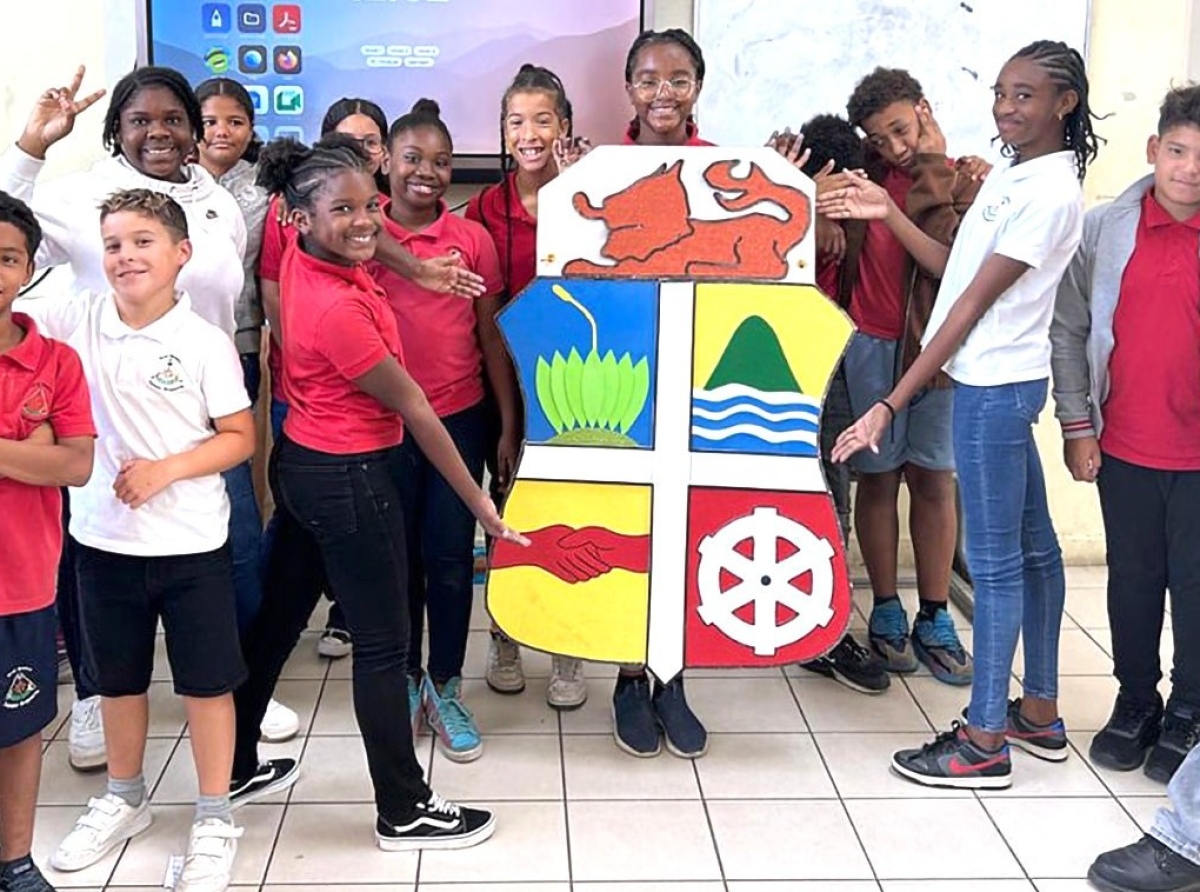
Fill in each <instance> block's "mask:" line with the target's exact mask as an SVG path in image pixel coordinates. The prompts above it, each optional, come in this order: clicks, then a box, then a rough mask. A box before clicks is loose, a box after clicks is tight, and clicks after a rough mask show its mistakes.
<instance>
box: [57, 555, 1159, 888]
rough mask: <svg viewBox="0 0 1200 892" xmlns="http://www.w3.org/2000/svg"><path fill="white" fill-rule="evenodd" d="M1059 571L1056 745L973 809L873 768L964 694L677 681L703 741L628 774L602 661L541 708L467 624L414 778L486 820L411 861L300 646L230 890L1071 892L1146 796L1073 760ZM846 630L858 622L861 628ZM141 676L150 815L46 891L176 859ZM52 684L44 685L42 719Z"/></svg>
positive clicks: (64, 812) (1075, 619)
mask: <svg viewBox="0 0 1200 892" xmlns="http://www.w3.org/2000/svg"><path fill="white" fill-rule="evenodd" d="M1068 580H1069V594H1068V599H1067V614H1068V616H1067V618H1066V619H1065V620H1064V634H1063V643H1062V672H1063V676H1064V677H1063V683H1062V693H1063V710H1064V713H1065V716H1066V719H1067V722H1068V725H1069V728H1070V730H1071V733H1072V742H1073V745H1074V748H1075V751H1074V752H1073V753H1072V756H1071V758H1070V759H1069V760H1068V761H1067V762H1066V763H1064V764H1061V765H1048V764H1046V763H1043V762H1039V761H1037V760H1035V759H1031V758H1027V757H1025V756H1024V755H1023V754H1021V753H1018V754H1017V755H1016V756H1015V759H1016V763H1015V770H1016V777H1015V781H1014V785H1013V788H1012V789H1011V790H1008V791H1003V792H995V793H983V794H973V793H969V792H945V791H935V790H927V789H924V788H922V787H919V786H915V785H912V784H909V783H907V782H905V781H903V780H900V779H898V778H896V777H894V776H892V775H891V774H890V773H889V772H888V769H887V764H888V759H889V757H890V754H891V753H892V752H893V751H894V750H895V749H897V748H899V747H903V746H911V745H916V744H919V743H922V742H925V741H926V740H927V739H929V737H930V732H931V730H932V729H933V728H935V727H937V728H942V727H945V725H946V723H948V722H949V721H950V720H951V719H952V718H954V717H955V716H956V715H957V713H958V711H959V710H960V709H961V708H962V706H963V704H964V703H965V698H966V693H965V692H963V691H960V690H955V689H952V688H949V687H946V686H944V685H942V684H940V683H938V682H937V681H935V680H934V679H932V678H931V677H930V676H929V675H928V674H927V673H924V672H922V673H919V674H917V675H915V676H912V677H910V678H907V679H905V680H903V681H900V680H897V681H896V682H895V683H893V685H892V687H891V690H890V691H888V692H887V693H886V694H884V695H881V696H878V697H874V698H871V697H866V696H863V695H861V694H856V693H853V692H851V691H849V690H847V689H844V688H842V687H840V686H838V685H836V684H834V683H832V682H828V681H826V680H824V679H819V678H816V677H813V676H810V675H808V674H807V673H804V672H803V671H801V670H797V669H793V668H788V669H785V670H782V671H779V670H770V671H738V672H724V673H722V672H712V671H710V672H696V673H693V674H692V675H691V676H690V677H689V680H688V691H689V695H690V699H691V701H692V703H693V705H694V706H695V708H696V710H697V712H698V713H699V714H700V715H701V716H702V717H703V718H704V719H705V721H706V722H707V724H708V727H709V729H710V731H711V732H712V744H711V751H710V752H709V754H708V755H707V756H706V757H705V758H703V759H701V760H698V761H697V762H695V763H691V762H687V761H683V760H679V759H675V758H673V757H672V756H670V755H668V754H667V753H665V752H664V753H663V755H661V756H660V757H658V758H656V759H650V760H636V759H632V758H629V757H627V756H625V755H623V754H621V753H620V752H618V751H617V750H616V748H615V747H614V746H613V744H612V739H611V737H610V717H609V703H610V700H609V695H610V692H611V687H610V685H611V681H610V679H611V677H612V675H613V670H612V669H611V668H610V667H605V666H599V665H596V666H589V667H588V674H589V676H591V678H590V689H591V699H590V700H589V701H588V703H587V705H586V706H584V707H583V708H582V709H580V710H579V711H577V712H574V713H567V714H564V715H561V716H560V715H557V714H555V713H554V712H553V711H551V710H550V709H549V708H548V707H547V706H546V705H545V703H544V700H543V695H544V691H545V678H546V676H547V675H548V674H549V659H548V658H547V657H545V656H543V655H539V654H527V656H526V662H525V665H526V671H527V674H528V675H529V677H530V682H529V687H528V689H527V690H526V691H525V693H524V694H522V695H520V696H516V697H500V696H497V695H495V694H492V693H490V692H489V691H488V690H487V688H486V687H485V686H484V683H483V681H482V675H483V667H484V663H485V658H486V649H487V640H486V631H485V629H486V617H485V616H484V614H483V612H482V610H477V612H476V615H475V621H474V624H473V625H474V629H475V631H473V632H472V640H471V644H470V648H469V656H468V662H467V667H466V670H465V675H466V676H467V682H466V684H465V692H466V697H467V699H468V702H469V704H470V705H471V706H472V707H473V709H474V710H475V713H476V715H477V717H478V719H479V722H480V725H481V727H482V728H483V730H484V733H485V740H486V744H485V746H486V750H485V753H484V756H483V758H482V759H480V760H479V761H478V762H475V763H473V764H470V765H456V764H453V763H451V762H449V761H447V760H446V759H444V758H442V757H441V756H440V755H438V754H436V753H435V752H434V750H433V745H432V741H431V740H430V738H429V737H428V736H424V737H422V738H421V739H420V740H419V748H420V752H421V754H422V757H423V759H424V761H425V764H426V765H427V766H428V771H429V772H430V776H431V782H432V784H433V785H434V787H435V788H436V789H437V790H438V791H439V792H441V793H442V794H444V795H446V796H449V797H451V798H456V799H460V800H463V801H468V802H476V803H486V804H487V805H488V806H490V807H493V808H494V809H495V811H496V814H497V819H498V828H497V831H496V835H495V837H494V838H493V839H492V840H491V841H490V842H488V843H486V844H484V845H482V846H480V847H478V848H475V849H471V850H468V851H463V852H450V853H430V854H424V855H415V854H412V855H403V854H401V855H397V854H385V853H383V852H380V851H379V850H378V849H376V848H375V847H374V839H373V835H372V820H373V809H372V806H371V804H370V799H371V793H370V785H369V783H368V781H367V775H366V762H365V759H364V756H363V751H362V747H361V744H360V742H359V740H358V738H357V736H356V735H355V728H354V721H353V714H352V711H351V706H350V690H349V681H348V678H349V673H350V661H349V660H344V661H341V662H336V663H330V662H328V661H325V660H322V659H320V658H319V657H317V656H316V652H315V633H311V632H310V633H308V634H306V636H305V638H304V640H303V641H302V642H301V644H300V647H299V648H298V649H297V651H296V653H295V655H294V656H293V658H292V660H291V662H290V663H289V665H288V667H287V670H286V672H285V680H284V681H283V682H282V683H281V685H280V690H279V696H280V699H282V700H283V701H284V702H286V703H287V704H289V705H290V706H292V707H293V708H295V709H297V710H298V711H299V712H300V715H301V719H302V722H303V728H304V733H303V734H302V736H301V737H300V738H298V739H296V740H294V741H292V742H290V743H286V744H281V745H278V746H276V747H264V751H265V752H267V753H272V752H274V753H277V754H288V755H297V754H299V755H300V756H301V757H302V759H303V776H302V778H301V780H300V782H299V783H298V784H297V785H296V787H295V788H294V789H293V790H292V791H291V793H290V794H287V795H280V796H278V797H276V798H275V801H270V802H266V803H263V804H256V805H252V806H249V807H247V808H245V809H243V810H241V811H240V812H238V820H239V822H240V823H241V824H243V825H244V826H245V830H246V834H245V837H244V838H243V841H242V845H241V849H240V851H239V855H238V863H237V868H236V875H235V877H234V882H235V884H237V888H240V889H247V890H249V889H261V890H267V892H285V890H293V892H302V890H305V889H307V890H316V889H321V890H325V892H353V890H357V892H367V890H374V892H416V890H418V889H419V890H420V892H439V890H440V892H572V890H573V892H723V890H724V892H925V890H929V892H959V890H962V892H967V890H969V892H1083V890H1085V889H1087V888H1088V886H1087V884H1086V882H1085V881H1084V880H1083V879H1082V878H1083V876H1084V875H1085V873H1086V870H1087V867H1088V864H1089V863H1090V862H1091V860H1092V858H1093V857H1094V856H1095V855H1096V854H1097V853H1098V852H1100V851H1102V850H1104V849H1107V848H1110V847H1113V846H1117V845H1123V844H1125V843H1127V842H1131V841H1133V840H1134V839H1136V838H1137V836H1138V835H1139V826H1142V827H1144V826H1146V824H1147V823H1148V822H1149V821H1150V820H1151V819H1152V818H1153V814H1154V810H1155V808H1156V807H1157V806H1158V805H1160V804H1162V803H1163V802H1165V797H1164V791H1163V788H1162V787H1160V786H1158V785H1156V784H1153V783H1151V782H1150V781H1147V780H1146V779H1145V778H1144V777H1143V776H1142V775H1141V774H1130V775H1118V774H1112V773H1109V772H1105V771H1102V770H1098V769H1096V768H1095V767H1094V766H1092V765H1091V764H1090V763H1089V762H1088V761H1087V758H1086V755H1085V754H1086V752H1087V746H1088V743H1089V741H1090V738H1091V736H1092V735H1093V734H1094V733H1095V731H1096V730H1097V729H1099V728H1100V727H1101V725H1102V724H1103V722H1104V720H1105V718H1106V717H1107V713H1108V710H1109V708H1110V706H1111V700H1112V697H1113V694H1114V692H1115V691H1114V683H1113V681H1112V680H1111V679H1110V678H1109V675H1108V673H1109V670H1110V667H1111V658H1110V657H1109V654H1108V652H1107V649H1108V648H1109V647H1110V645H1109V638H1110V636H1109V633H1108V629H1107V628H1106V624H1107V617H1106V614H1105V610H1104V590H1103V584H1104V574H1103V570H1096V569H1091V568H1076V569H1072V570H1070V571H1069V572H1068ZM860 588H862V587H860ZM906 597H908V598H910V599H911V598H912V597H913V596H912V595H911V594H909V595H906ZM858 599H859V606H860V608H861V607H863V606H866V603H867V601H866V598H865V597H864V596H863V595H862V594H861V592H860V594H859V595H858ZM322 611H323V609H322ZM910 612H911V606H910ZM323 618H324V616H323V612H322V613H321V614H320V615H319V617H318V618H317V619H322V620H323ZM959 620H960V623H959V624H960V628H962V630H963V637H964V639H965V640H966V641H967V643H968V644H969V643H970V629H969V627H968V626H966V624H965V623H964V622H962V621H961V617H959ZM315 622H316V620H314V628H315ZM854 626H855V628H858V629H862V628H864V627H865V622H864V620H863V617H862V616H861V615H859V616H856V618H855V622H854ZM1168 634H1169V633H1168ZM1164 655H1165V656H1166V657H1167V658H1168V659H1169V655H1170V642H1169V639H1167V640H1166V641H1165V643H1164ZM1019 660H1020V655H1018V666H1019ZM159 666H160V669H159V673H158V675H157V676H156V678H157V679H158V681H156V684H155V689H154V691H153V694H152V700H153V704H152V710H153V719H152V728H151V733H152V735H153V739H152V740H151V741H150V746H149V748H148V751H147V757H146V767H147V778H148V780H149V781H150V783H151V784H152V789H153V796H152V798H153V802H154V804H155V816H156V820H155V824H154V826H153V828H152V829H151V830H150V831H148V832H147V833H146V834H144V835H143V836H142V837H140V838H138V839H137V840H135V841H134V842H133V843H131V844H129V845H128V846H127V847H125V848H124V849H123V850H122V851H119V852H117V853H115V854H113V855H111V856H110V857H108V858H106V859H105V860H104V861H103V862H102V863H100V864H98V865H95V866H94V867H92V868H90V869H89V870H86V871H83V872H81V873H79V874H74V875H61V874H58V875H53V876H52V881H53V882H55V883H56V884H57V885H58V886H59V888H63V889H88V890H100V889H120V890H126V892H133V890H150V889H154V888H161V883H162V881H163V876H164V873H165V870H166V866H167V861H168V858H169V857H170V856H171V855H172V854H179V853H181V852H182V850H183V849H184V847H185V844H186V835H187V827H188V823H189V820H190V815H191V807H190V805H189V802H190V800H191V798H192V797H193V795H194V794H195V782H194V780H193V777H192V770H191V763H190V743H189V740H188V737H187V735H186V730H185V728H184V721H183V712H182V709H181V708H180V705H179V703H178V702H177V701H175V700H174V699H173V697H172V696H171V693H170V686H169V684H168V683H167V677H168V676H167V670H166V664H165V661H160V663H159ZM1014 690H1015V687H1014ZM68 691H69V689H68V688H66V687H61V688H60V689H59V693H60V703H61V704H62V705H63V707H64V709H65V708H66V707H67V704H68V697H69V692H68ZM64 737H65V730H64V729H63V728H62V727H61V725H58V726H56V727H52V728H51V729H50V732H49V734H48V744H47V749H46V770H45V776H44V780H43V785H42V795H41V808H40V810H39V815H38V833H37V841H36V844H35V856H36V857H37V858H38V860H39V862H41V863H43V864H44V863H45V859H46V857H47V855H48V854H49V852H50V850H51V848H52V847H53V846H54V844H55V843H56V842H57V840H58V839H59V838H60V837H61V836H62V834H63V833H64V832H65V831H66V830H67V829H68V828H69V826H70V825H71V823H72V822H73V821H74V819H75V817H76V815H77V814H78V813H79V810H80V807H81V806H82V805H83V804H84V803H85V802H86V801H87V799H88V797H89V796H92V795H96V794H97V793H98V792H100V791H101V789H102V786H103V778H102V777H96V776H91V777H86V776H81V775H77V774H75V773H73V772H72V771H71V770H70V768H68V766H67V760H66V744H65V742H64Z"/></svg>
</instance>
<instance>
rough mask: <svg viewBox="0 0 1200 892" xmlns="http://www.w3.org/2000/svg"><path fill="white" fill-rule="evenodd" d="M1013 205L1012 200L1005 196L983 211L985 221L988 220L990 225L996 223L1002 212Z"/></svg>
mask: <svg viewBox="0 0 1200 892" xmlns="http://www.w3.org/2000/svg"><path fill="white" fill-rule="evenodd" d="M1011 203H1012V199H1011V198H1009V197H1008V196H1007V195H1005V196H1004V197H1003V198H1001V199H1000V200H999V201H997V202H995V203H994V204H989V205H988V206H987V207H985V208H984V209H983V219H985V220H987V221H988V222H989V223H995V222H996V219H997V218H998V217H999V216H1000V212H1001V211H1002V210H1004V208H1005V207H1007V206H1008V205H1009V204H1011Z"/></svg>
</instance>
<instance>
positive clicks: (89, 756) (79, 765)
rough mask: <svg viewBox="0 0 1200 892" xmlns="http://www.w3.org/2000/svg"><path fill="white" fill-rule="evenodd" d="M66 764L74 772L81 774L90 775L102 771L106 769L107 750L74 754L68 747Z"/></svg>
mask: <svg viewBox="0 0 1200 892" xmlns="http://www.w3.org/2000/svg"><path fill="white" fill-rule="evenodd" d="M67 762H68V764H69V765H70V766H71V767H72V768H74V769H75V770H76V771H78V772H80V773H81V774H91V773H92V772H95V771H103V770H104V769H105V768H107V767H108V750H106V749H100V750H97V751H93V752H90V753H88V752H83V753H76V752H71V751H70V747H69V746H68V752H67Z"/></svg>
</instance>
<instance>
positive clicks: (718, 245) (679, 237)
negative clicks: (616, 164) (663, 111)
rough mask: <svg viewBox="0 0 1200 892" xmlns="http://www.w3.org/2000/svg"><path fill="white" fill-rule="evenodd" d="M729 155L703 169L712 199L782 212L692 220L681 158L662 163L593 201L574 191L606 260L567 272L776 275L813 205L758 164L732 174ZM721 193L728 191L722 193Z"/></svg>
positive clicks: (731, 206)
mask: <svg viewBox="0 0 1200 892" xmlns="http://www.w3.org/2000/svg"><path fill="white" fill-rule="evenodd" d="M736 163H737V162H736V161H718V162H716V163H715V164H712V165H710V166H709V167H708V169H707V170H705V171H704V180H705V182H706V183H708V184H709V185H710V186H712V187H713V189H715V190H716V200H717V203H718V204H719V205H720V206H721V207H722V208H724V209H725V210H727V211H742V210H746V209H748V208H751V207H753V206H754V205H756V204H759V203H760V202H770V203H773V204H774V205H775V206H776V207H777V208H778V209H779V210H780V211H782V213H783V218H782V219H780V218H779V217H778V216H776V215H774V214H769V213H763V212H761V211H759V212H754V213H750V214H745V215H743V216H740V217H735V218H732V219H727V220H696V219H694V218H693V217H692V215H691V207H690V205H689V203H688V195H687V189H686V187H685V186H684V184H683V180H682V178H681V176H680V172H681V170H682V168H683V162H682V161H676V162H675V163H674V164H672V165H671V166H670V167H669V168H668V167H667V166H666V165H665V164H664V165H663V166H662V167H660V168H658V169H657V170H655V171H654V172H653V173H650V174H648V175H646V176H644V177H642V178H641V179H640V180H637V181H635V182H633V183H631V184H630V185H629V186H627V187H626V188H624V189H622V190H621V191H620V192H617V193H615V194H613V195H609V196H608V197H607V198H605V199H604V201H603V203H602V204H601V206H600V207H598V208H597V207H593V206H592V205H591V203H590V202H589V201H588V198H587V196H586V195H585V194H583V193H582V192H576V193H575V197H574V200H573V204H574V207H575V210H576V211H578V212H579V214H580V215H581V216H583V217H585V218H586V219H588V220H601V221H603V222H604V224H605V226H607V227H608V238H607V239H606V240H605V242H604V247H603V248H602V249H601V251H600V254H601V256H602V257H605V258H607V259H609V260H612V261H615V262H614V263H612V264H607V265H606V264H599V263H593V262H592V261H590V260H571V261H569V262H568V263H567V264H566V265H565V266H564V267H563V274H564V275H568V276H613V277H617V276H619V277H641V278H664V279H680V278H682V279H783V278H784V277H785V276H786V275H787V271H788V263H787V255H788V253H789V252H790V251H791V250H792V249H793V248H795V247H796V246H797V245H798V244H800V242H801V241H802V240H803V239H804V236H805V234H806V233H807V232H808V227H809V225H810V224H811V222H812V206H811V203H810V201H809V199H808V196H807V195H805V194H804V193H803V192H801V191H800V190H798V189H794V188H792V187H790V186H782V185H780V184H779V183H776V182H774V181H772V180H771V179H770V178H769V177H768V176H767V175H766V174H765V173H764V172H763V170H762V168H761V167H759V166H758V165H757V164H751V165H750V172H749V174H747V175H746V176H745V177H744V178H741V179H739V178H737V177H735V176H734V175H733V168H734V165H735V164H736ZM722 193H728V194H727V195H726V194H722Z"/></svg>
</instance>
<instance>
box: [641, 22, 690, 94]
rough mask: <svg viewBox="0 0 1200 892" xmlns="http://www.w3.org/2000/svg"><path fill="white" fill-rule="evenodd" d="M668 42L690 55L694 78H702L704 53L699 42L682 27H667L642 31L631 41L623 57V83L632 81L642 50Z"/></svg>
mask: <svg viewBox="0 0 1200 892" xmlns="http://www.w3.org/2000/svg"><path fill="white" fill-rule="evenodd" d="M668 43H669V44H674V45H675V46H677V47H680V48H681V49H682V50H683V51H684V52H686V53H687V54H688V55H689V56H691V57H692V65H693V66H695V68H696V80H698V81H702V80H704V53H702V52H701V51H700V44H698V43H696V40H695V38H693V37H692V35H690V34H688V33H687V32H686V31H684V30H683V29H682V28H667V30H665V31H643V32H642V33H641V34H639V35H638V36H637V39H635V40H634V41H633V46H631V47H630V48H629V55H627V56H626V57H625V83H627V84H632V83H633V75H634V70H635V69H636V68H637V60H638V56H639V55H640V54H641V52H642V50H644V49H645V48H646V47H650V46H659V45H661V44H668Z"/></svg>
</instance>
